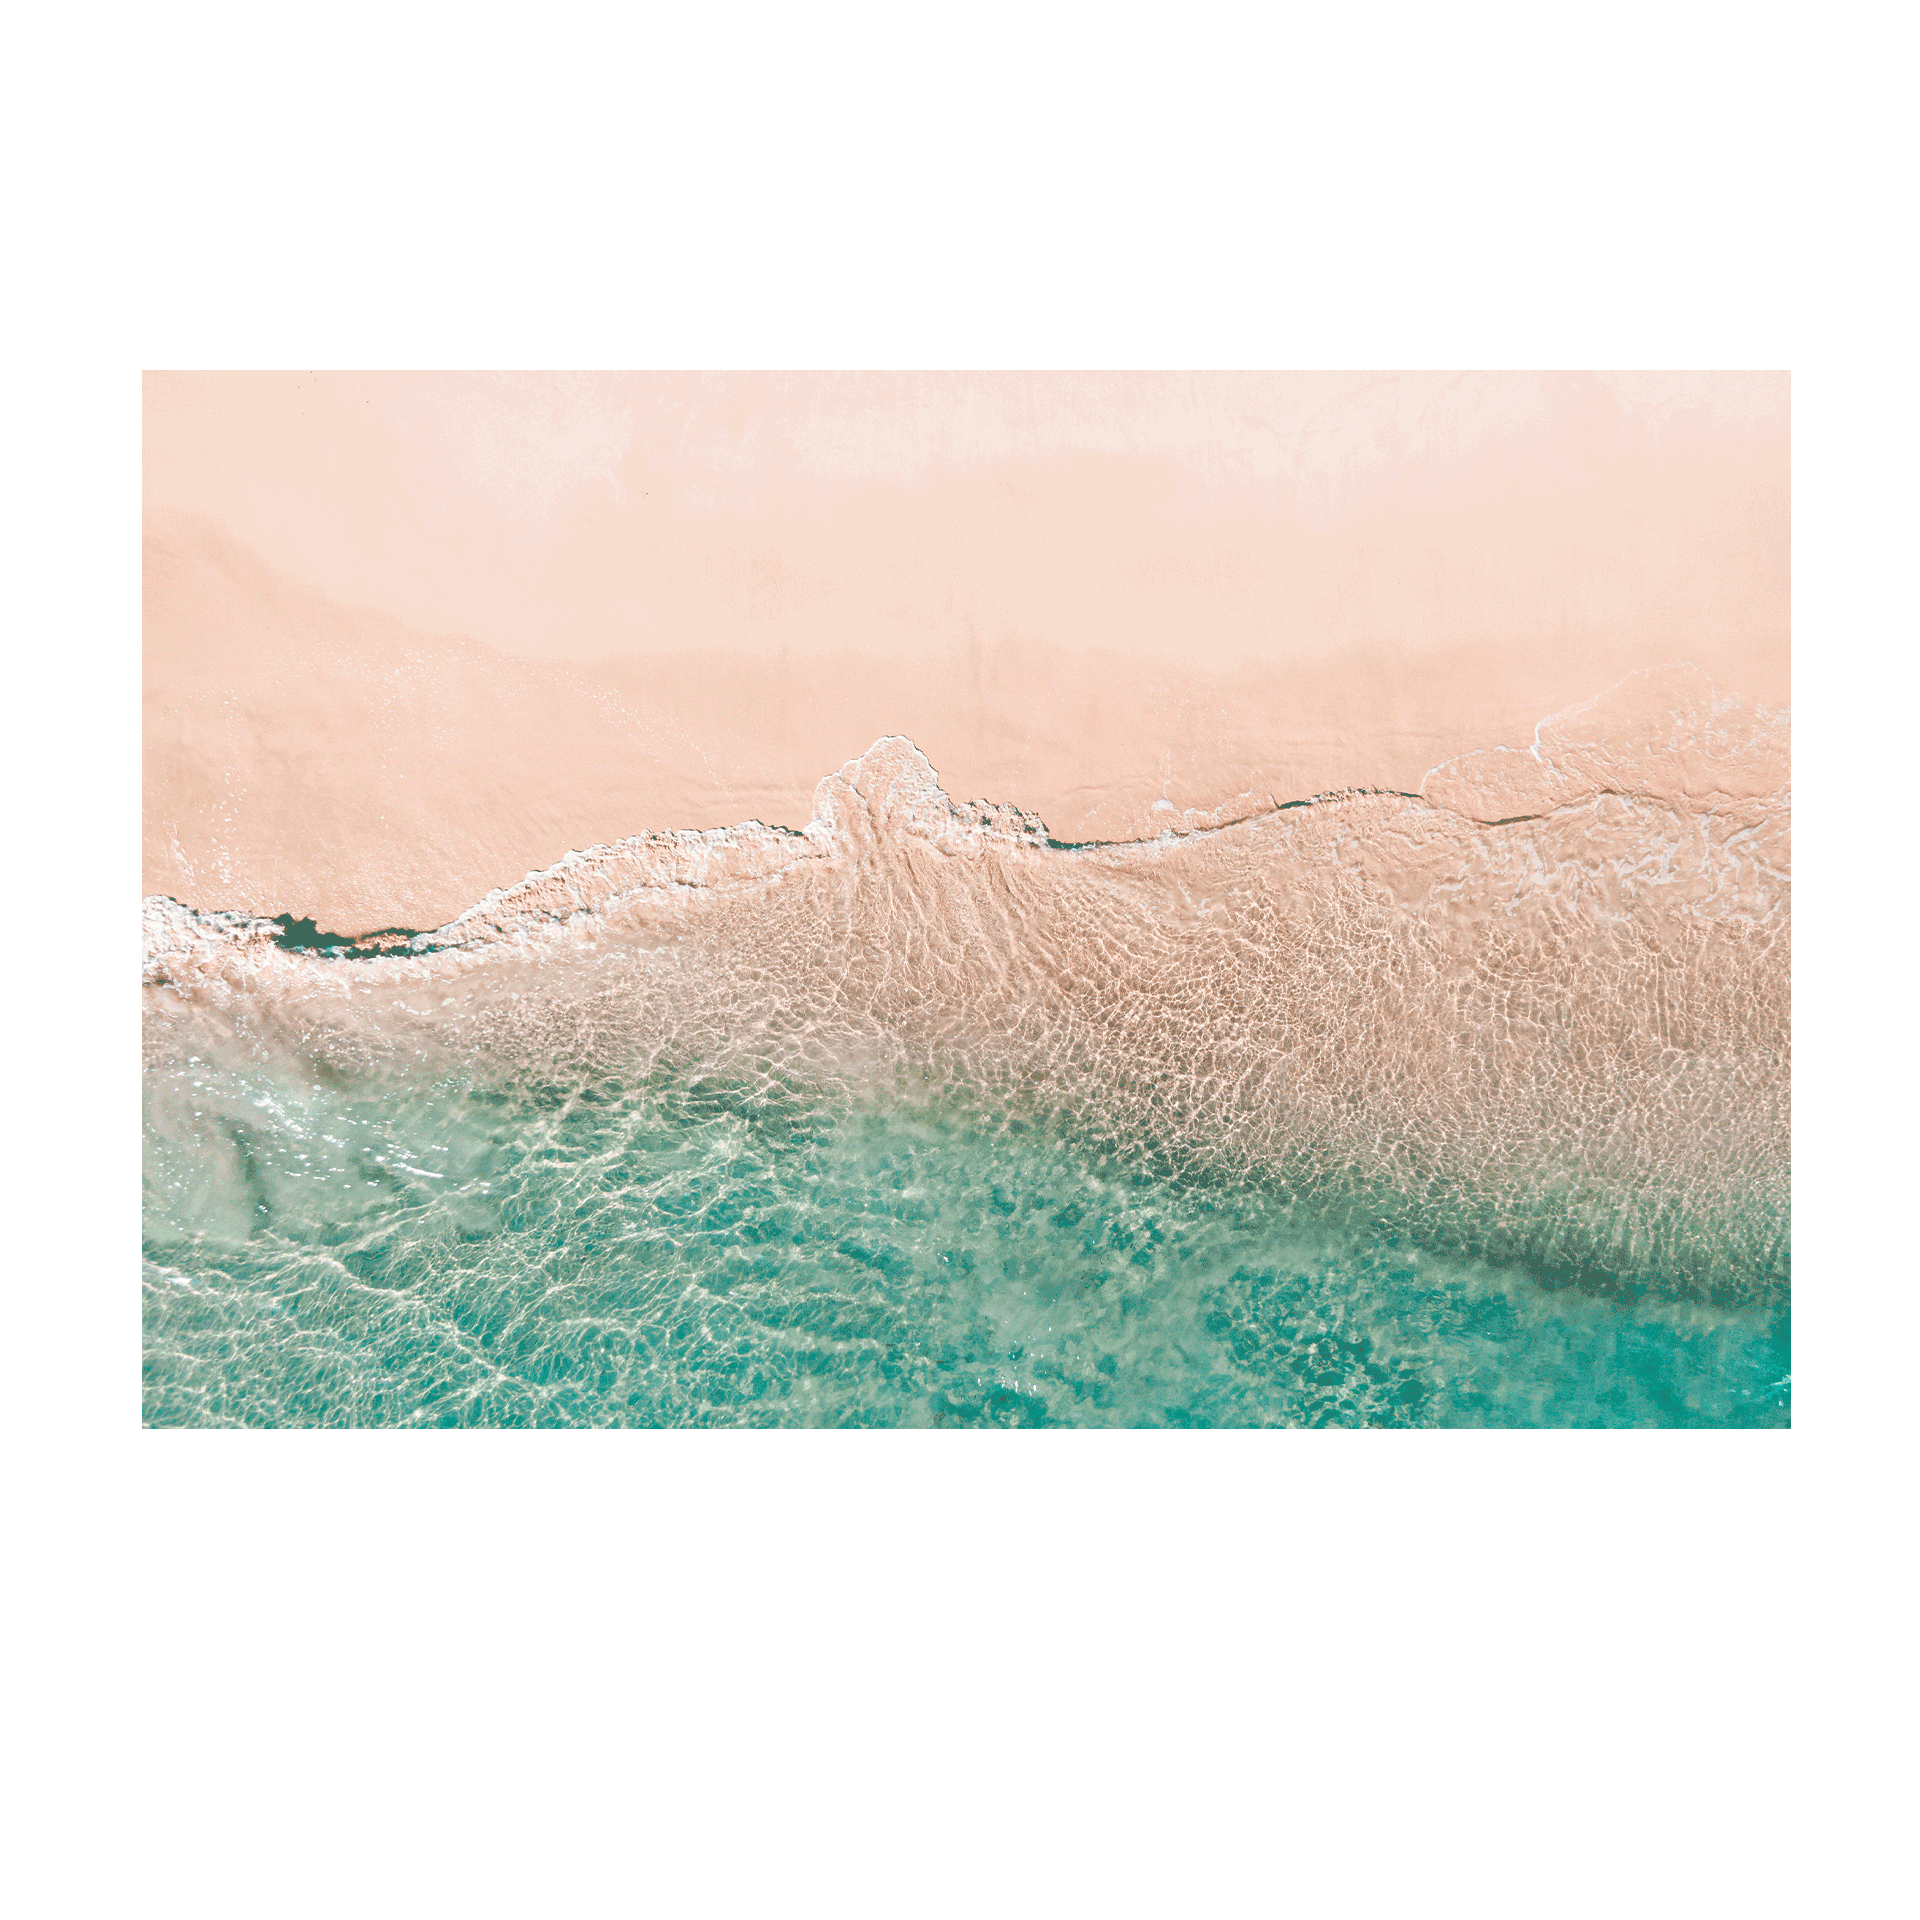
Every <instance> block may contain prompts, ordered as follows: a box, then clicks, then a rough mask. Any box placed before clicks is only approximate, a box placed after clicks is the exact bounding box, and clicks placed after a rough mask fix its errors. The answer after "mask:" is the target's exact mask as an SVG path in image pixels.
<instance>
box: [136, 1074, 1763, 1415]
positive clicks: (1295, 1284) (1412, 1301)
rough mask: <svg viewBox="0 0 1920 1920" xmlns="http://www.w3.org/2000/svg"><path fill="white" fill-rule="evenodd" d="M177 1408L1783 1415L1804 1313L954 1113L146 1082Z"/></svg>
mask: <svg viewBox="0 0 1920 1920" xmlns="http://www.w3.org/2000/svg"><path fill="white" fill-rule="evenodd" d="M149 1091H150V1102H151V1128H150V1147H149V1161H150V1164H149V1183H150V1184H149V1220H148V1233H147V1247H146V1268H145V1272H146V1290H147V1361H146V1401H145V1412H146V1417H147V1419H148V1421H149V1422H151V1423H154V1424H159V1425H206V1424H215V1425H220V1424H246V1425H257V1424H267V1425H326V1426H331V1425H413V1426H465V1425H556V1426H559V1425H567V1426H571V1425H583V1426H585V1425H656V1424H672V1425H729V1426H730V1425H782V1424H784V1425H813V1424H819V1425H935V1426H942V1425H944V1426H1009V1425H1013V1426H1029V1425H1031V1426H1042V1425H1062V1424H1064V1425H1135V1426H1140V1425H1181V1426H1192V1425H1266V1424H1289V1425H1310V1426H1317V1425H1378V1426H1407V1425H1464V1426H1511V1425H1540V1424H1546V1425H1568V1426H1615V1425H1649V1424H1658V1425H1682V1426H1684V1425H1728V1424H1733V1425H1773V1424H1784V1423H1785V1421H1786V1419H1787V1412H1788V1389H1787V1381H1786V1375H1787V1371H1788V1364H1789V1362H1788V1349H1787V1339H1788V1331H1787V1317H1786V1309H1785V1304H1784V1302H1778V1303H1774V1304H1771V1305H1768V1304H1764V1303H1762V1304H1755V1305H1750V1306H1746V1307H1740V1308H1728V1307H1712V1306H1708V1305H1704V1304H1700V1303H1688V1302H1683V1301H1677V1300H1673V1299H1661V1298H1659V1297H1658V1296H1657V1294H1656V1293H1654V1292H1653V1290H1651V1289H1646V1290H1642V1291H1641V1293H1640V1297H1638V1298H1635V1299H1623V1298H1620V1297H1617V1292H1616V1297H1612V1298H1608V1297H1603V1296H1600V1295H1597V1294H1596V1293H1595V1292H1593V1291H1592V1290H1591V1289H1587V1288H1583V1287H1581V1286H1580V1285H1578V1284H1568V1283H1564V1282H1562V1283H1561V1284H1558V1285H1549V1284H1547V1283H1546V1281H1545V1280H1544V1278H1543V1277H1542V1276H1541V1275H1540V1274H1538V1273H1534V1272H1529V1271H1528V1270H1527V1269H1526V1268H1524V1267H1513V1266H1509V1267H1504V1268H1502V1267H1494V1266H1491V1265H1488V1264H1486V1263H1484V1262H1481V1261H1476V1260H1474V1259H1472V1258H1470V1257H1465V1256H1463V1255H1462V1254H1460V1253H1459V1252H1458V1251H1457V1250H1456V1251H1449V1250H1447V1249H1446V1248H1431V1247H1423V1246H1421V1245H1420V1244H1419V1243H1418V1240H1417V1239H1412V1238H1404V1237H1402V1236H1401V1235H1399V1234H1398V1233H1379V1232H1377V1231H1376V1233H1375V1234H1373V1235H1372V1236H1370V1235H1369V1233H1368V1232H1367V1230H1366V1229H1365V1227H1364V1226H1361V1227H1356V1225H1355V1224H1353V1223H1351V1222H1348V1221H1341V1220H1338V1219H1334V1218H1329V1217H1327V1216H1326V1215H1324V1214H1322V1215H1319V1216H1316V1215H1315V1214H1313V1213H1311V1212H1303V1210H1302V1209H1300V1208H1299V1207H1298V1206H1297V1205H1290V1204H1289V1203H1288V1201H1287V1199H1286V1197H1285V1196H1284V1195H1283V1194H1280V1193H1275V1192H1261V1191H1258V1190H1255V1189H1250V1188H1248V1187H1247V1186H1246V1185H1244V1184H1243V1183H1213V1184H1210V1183H1207V1182H1204V1181H1196V1180H1191V1179H1189V1180H1185V1181H1183V1180H1180V1179H1177V1178H1166V1177H1161V1178H1155V1177H1152V1176H1151V1175H1148V1174H1146V1173H1143V1172H1141V1171H1140V1170H1139V1169H1137V1168H1129V1167H1127V1166H1125V1165H1120V1164H1116V1163H1115V1161H1114V1159H1113V1158H1112V1157H1111V1156H1110V1155H1102V1154H1100V1153H1099V1152H1097V1151H1094V1150H1090V1149H1089V1148H1088V1147H1087V1146H1086V1145H1084V1144H1082V1143H1076V1141H1075V1140H1074V1139H1073V1138H1072V1137H1071V1135H1070V1133H1068V1132H1065V1131H1063V1130H1061V1129H1059V1128H1058V1127H1054V1126H1049V1125H1046V1124H1043V1123H1038V1122H1032V1121H1024V1122H1023V1121H1021V1120H1019V1119H1016V1118H1011V1117H1003V1118H1001V1119H999V1120H998V1121H993V1120H989V1119H988V1118H986V1117H985V1116H983V1115H981V1114H980V1113H978V1112H973V1111H969V1110H968V1109H967V1105H966V1103H965V1102H962V1101H956V1100H952V1099H935V1100H931V1101H929V1100H925V1099H920V1100H916V1099H912V1098H910V1097H903V1096H902V1095H901V1094H900V1093H899V1092H897V1091H892V1090H889V1091H887V1092H885V1093H878V1092H873V1091H867V1092H863V1093H854V1092H849V1091H845V1090H832V1091H823V1090H822V1089H819V1088H814V1089H803V1088H799V1087H794V1086H789V1085H781V1084H778V1083H777V1082H767V1081H761V1082H759V1083H757V1084H756V1083H740V1082H734V1083H731V1084H727V1083H722V1082H719V1081H716V1080H714V1079H712V1078H709V1077H706V1076H703V1075H702V1074H700V1073H699V1072H698V1071H694V1072H681V1073H674V1072H671V1071H656V1072H654V1073H652V1074H651V1075H648V1076H646V1077H644V1078H641V1079H639V1080H635V1081H625V1080H621V1079H617V1078H603V1079H599V1080H588V1079H583V1080H580V1081H578V1082H575V1083H572V1084H560V1083H556V1082H553V1081H544V1082H541V1081H531V1080H527V1079H516V1080H509V1081H507V1082H505V1083H499V1082H495V1083H488V1082H485V1081H477V1080H466V1081H462V1080H460V1079H458V1078H455V1077H453V1076H444V1077H441V1078H438V1079H436V1080H435V1081H434V1082H433V1083H431V1084H428V1085H422V1086H411V1087H408V1086H404V1085H402V1086H396V1085H394V1084H392V1083H381V1082H378V1081H371V1082H367V1083H363V1084H354V1083H353V1082H351V1081H347V1082H346V1083H344V1084H335V1085H331V1086H327V1085H316V1084H312V1083H308V1084H304V1085H303V1084H300V1083H299V1082H298V1081H296V1080H294V1079H292V1078H290V1077H289V1076H288V1075H287V1074H285V1073H284V1072H276V1071H275V1070H274V1068H273V1067H272V1066H271V1065H263V1064H261V1063H259V1062H258V1061H255V1062H252V1063H246V1062H236V1061H233V1060H229V1061H227V1062H224V1063H215V1062H213V1061H211V1060H207V1059H204V1058H202V1059H194V1060H190V1061H189V1060H183V1061H181V1062H180V1063H178V1064H177V1065H175V1066H172V1067H170V1068H164V1069H159V1070H156V1071H155V1072H153V1073H152V1074H151V1075H150V1078H149Z"/></svg>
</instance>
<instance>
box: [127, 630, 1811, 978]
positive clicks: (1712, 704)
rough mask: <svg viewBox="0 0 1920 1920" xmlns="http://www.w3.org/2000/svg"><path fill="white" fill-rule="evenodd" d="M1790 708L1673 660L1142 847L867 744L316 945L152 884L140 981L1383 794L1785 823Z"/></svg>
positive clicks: (1524, 810)
mask: <svg viewBox="0 0 1920 1920" xmlns="http://www.w3.org/2000/svg"><path fill="white" fill-rule="evenodd" d="M1789 751H1790V716H1789V714H1788V712H1787V711H1786V710H1784V709H1774V708H1769V707H1765V706H1761V705H1758V704H1756V703H1753V702H1749V701H1744V700H1742V699H1740V698H1739V697H1738V696H1735V695H1730V694H1728V693H1727V692H1726V691H1725V690H1724V689H1721V688H1719V687H1717V686H1715V685H1714V683H1713V682H1712V681H1711V680H1710V679H1709V677H1708V676H1707V675H1706V674H1704V673H1703V672H1701V671H1700V669H1699V668H1697V667H1694V666H1691V665H1688V664H1682V663H1675V664H1671V665H1669V666H1668V667H1666V668H1665V669H1663V670H1658V671H1647V672H1643V673H1639V674H1632V675H1628V676H1626V677H1625V678H1624V679H1622V680H1621V681H1619V682H1616V683H1615V684H1614V685H1613V686H1611V687H1609V688H1607V689H1605V690H1604V691H1603V692H1601V693H1598V694H1596V695H1594V696H1593V697H1592V698H1590V699H1588V700H1585V701H1581V702H1579V703H1577V704H1575V705H1574V706H1572V707H1569V708H1566V709H1563V710H1561V711H1560V712H1557V713H1554V714H1549V715H1547V716H1546V717H1545V718H1543V719H1541V720H1539V721H1538V722H1537V723H1536V724H1535V726H1534V729H1533V738H1532V740H1531V742H1530V743H1529V744H1527V745H1526V746H1524V747H1521V748H1510V747H1504V746H1494V747H1482V748H1479V749H1476V750H1473V751H1470V752H1467V753H1463V754H1460V755H1456V756H1455V757H1453V758H1452V759H1449V760H1446V761H1443V762H1441V763H1440V764H1439V765H1437V766H1435V767H1432V768H1430V769H1429V770H1428V771H1427V773H1426V775H1425V777H1424V778H1423V779H1422V781H1421V783H1420V786H1419V789H1418V790H1417V791H1413V792H1409V791H1407V790H1405V789H1400V788H1391V787H1359V786H1356V787H1343V788H1335V789H1331V790H1329V791H1327V792H1324V793H1320V794H1315V795H1311V796H1308V797H1306V798H1303V799H1295V800H1280V799H1278V798H1277V797H1276V796H1274V795H1273V794H1271V793H1268V794H1267V795H1265V796H1260V795H1257V794H1255V793H1252V792H1250V791H1249V792H1242V793H1241V794H1238V795H1236V796H1234V797H1233V798H1232V799H1231V800H1228V801H1226V802H1224V803H1222V804H1221V805H1220V806H1218V807H1215V808H1213V809H1211V810H1207V811H1204V812H1203V811H1202V810H1200V809H1198V808H1186V809H1181V810H1179V811H1177V812H1176V811H1174V810H1173V809H1171V808H1169V809H1168V810H1167V813H1166V815H1165V816H1163V817H1162V819H1161V821H1160V822H1159V824H1158V828H1157V831H1155V832H1154V833H1153V834H1151V835H1149V836H1143V837H1140V838H1135V839H1127V840H1080V841H1068V840H1062V839H1060V838H1059V837H1057V836H1056V835H1055V834H1054V833H1053V832H1052V831H1051V829H1050V827H1049V824H1048V823H1047V822H1046V821H1045V820H1043V819H1042V818H1041V817H1040V816H1039V815H1037V814H1035V813H1032V812H1030V811H1027V810H1025V809H1022V808H1019V807H1016V806H1013V805H1009V804H1005V803H995V802H990V801H985V800H975V801H957V800H955V799H954V798H953V797H952V795H951V794H950V793H949V792H948V791H947V788H946V786H945V784H944V780H943V776H942V775H941V774H940V773H939V772H937V771H936V769H935V767H934V765H933V763H932V761H931V760H930V759H929V757H928V756H927V755H926V754H925V753H924V752H922V751H921V749H920V748H919V747H918V745H916V743H915V742H914V741H913V740H911V739H910V738H908V737H907V736H905V735H903V734H890V735H884V736H882V737H881V738H880V739H878V740H876V741H875V742H874V743H873V745H872V746H870V747H869V748H868V749H867V750H866V751H865V752H864V753H862V754H859V755H856V756H855V757H854V758H852V759H850V760H848V761H847V762H846V763H845V764H843V765H842V766H841V767H840V768H838V769H837V770H836V771H835V772H833V773H831V774H828V775H826V776H825V777H824V778H822V779H821V780H820V781H819V782H817V784H816V786H815V788H814V796H813V806H812V811H811V815H810V817H809V819H808V821H807V824H806V825H805V826H804V827H798V828H795V827H788V826H781V825H774V824H770V823H767V822H764V821H761V820H753V819H750V820H743V821H737V822H735V823H733V824H732V825H729V826H726V827H712V828H659V829H648V830H643V831H641V832H639V833H636V834H628V835H624V836H621V837H619V838H618V839H614V840H610V841H606V842H600V843H596V844H594V845H591V846H586V847H577V848H571V849H569V850H568V851H567V852H566V853H564V854H563V855H562V856H561V857H560V858H559V859H557V860H554V861H551V862H550V863H548V864H547V865H545V866H542V867H535V868H530V869H528V870H527V871H526V872H525V873H524V874H523V876H522V877H521V878H520V879H519V880H517V881H512V882H508V883H505V884H503V885H497V886H494V887H490V888H488V889H487V890H486V891H485V892H484V893H483V894H481V895H480V897H479V898H477V899H475V900H474V901H472V903H471V904H469V905H468V906H466V907H464V908H462V909H461V910H460V911H459V912H458V913H455V914H452V915H450V916H448V918H447V919H445V920H444V921H442V922H440V923H439V924H438V925H436V926H434V927H431V928H426V929H414V928H410V927H406V926H401V925H395V924H392V923H389V924H388V925H386V926H383V927H379V928H376V929H371V930H366V931H359V932H351V933H346V932H343V933H339V934H334V933H329V932H327V931H325V930H323V929H322V928H321V926H320V925H319V923H318V917H317V915H314V914H311V913H309V914H304V915H295V914H292V913H290V912H285V911H283V912H281V913H279V914H263V913H259V912H255V911H251V910H249V909H247V908H244V907H240V908H234V907H200V906H196V905H194V904H192V903H190V902H187V901H183V900H181V899H180V898H179V897H178V896H177V895H171V894H165V893H161V892H152V893H149V894H147V895H146V896H145V897H144V899H143V901H142V916H143V926H144V938H143V947H144V952H143V971H144V973H145V975H146V977H147V978H149V979H150V980H153V979H160V978H166V977H169V975H170V974H171V972H172V970H173V969H174V968H175V967H185V968H187V969H188V970H191V971H199V970H201V969H202V968H206V967H212V968H214V969H215V970H224V967H225V966H226V965H227V964H229V963H230V962H231V961H232V960H233V959H236V958H240V957H241V956H245V958H246V959H247V960H248V961H257V960H260V959H263V958H266V957H267V956H268V955H274V956H279V957H282V958H284V959H286V960H288V961H290V962H292V963H294V964H307V963H311V962H314V961H320V962H322V963H328V962H332V961H335V960H343V961H353V962H358V963H364V962H369V961H386V962H389V963H398V964H402V965H404V964H407V963H409V962H412V961H417V960H420V959H424V958H429V957H436V956H441V955H446V954H449V953H463V954H466V955H469V956H476V955H478V954H480V953H483V952H485V951H486V950H488V949H490V948H493V947H496V946H499V945H521V944H524V943H525V942H526V940H527V939H528V938H530V937H535V936H547V935H556V934H560V933H562V932H564V931H565V930H566V929H568V928H569V927H578V926H580V925H581V924H582V923H583V922H590V921H593V920H595V919H596V918H597V917H599V916H601V915H604V914H608V913H615V912H618V911H619V910H620V909H623V908H628V907H632V906H635V905H637V904H638V903H641V902H651V903H656V904H657V903H664V902H667V901H670V900H674V899H680V900H692V899H696V898H700V897H706V898H712V897H714V896H716V895H718V894H721V893H732V892H737V891H740V890H742V889H745V888H751V887H754V886H763V885H772V884H777V883H778V882H780V881H781V880H782V879H784V878H786V877H787V876H788V874H789V873H790V872H791V871H793V870H794V869H796V868H798V867H801V866H812V865H816V864H822V863H824V864H827V865H838V864H841V863H843V862H845V861H846V860H847V859H848V858H850V857H851V858H854V859H855V860H858V859H859V858H860V856H861V854H862V852H863V851H864V850H866V849H869V848H870V847H871V846H872V844H873V843H874V842H875V841H876V840H881V841H885V842H887V843H889V844H895V843H900V842H902V841H903V840H906V839H910V840H913V841H916V842H920V843H923V844H925V845H927V846H929V847H930V848H933V849H935V850H936V851H938V852H939V853H941V854H942V855H957V856H960V857H977V856H978V855H979V854H981V853H983V852H985V851H987V850H988V849H989V848H996V849H998V850H999V851H1001V852H1003V853H1009V854H1017V855H1025V856H1033V855H1044V856H1050V857H1064V858H1067V859H1091V860H1095V861H1097V862H1100V863H1102V864H1105V865H1109V866H1114V867H1121V866H1129V865H1132V864H1135V863H1137V862H1140V861H1143V860H1144V861H1155V860H1158V859H1159V858H1161V857H1162V856H1164V855H1166V854H1168V853H1171V852H1176V851H1178V850H1180V849H1183V848H1193V847H1197V846H1201V845H1204V843H1205V842H1206V841H1207V840H1208V839H1210V838H1212V837H1214V836H1217V835H1220V834H1223V833H1226V832H1228V831H1229V830H1231V829H1234V828H1249V827H1257V826H1260V825H1262V824H1263V823H1271V822H1274V821H1276V820H1277V818H1278V816H1280V815H1283V814H1288V813H1293V812H1296V811H1308V810H1313V809H1317V808H1326V807H1337V806H1340V805H1342V804H1343V803H1367V802H1395V801H1397V802H1400V803H1401V806H1402V809H1404V810H1406V811H1409V812H1413V813H1416V814H1427V815H1436V816H1438V815H1444V816H1448V817H1450V819H1451V821H1452V822H1453V824H1454V825H1455V826H1456V827H1458V828H1461V829H1464V830H1465V831H1467V832H1469V833H1474V834H1478V833H1485V832H1492V831H1500V830H1504V829H1508V828H1513V827H1518V826H1524V825H1530V824H1534V823H1537V822H1542V821H1546V820H1549V819H1551V818H1552V817H1553V816H1554V815H1556V814H1559V813H1562V812H1565V811H1567V810H1569V809H1574V808H1578V807H1582V806H1586V805H1590V804H1591V803H1593V802H1594V801H1596V800H1598V799H1600V798H1602V797H1603V796H1608V795H1611V796H1615V797H1621V798H1628V797H1630V798H1632V799H1634V800H1637V801H1652V802H1654V803H1656V804H1661V805H1664V806H1667V807H1669V808H1673V809H1677V810H1681V811H1694V812H1698V811H1706V812H1712V811H1714V810H1716V809H1717V808H1720V807H1724V806H1728V805H1734V806H1739V805H1746V806H1750V807H1751V806H1759V807H1761V808H1762V809H1763V810H1768V811H1770V810H1771V809H1772V808H1773V807H1774V806H1776V805H1777V806H1778V807H1779V808H1780V809H1781V810H1782V811H1785V809H1786V805H1787V796H1788V793H1789V791H1790V788H1789V777H1790V764H1789Z"/></svg>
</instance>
